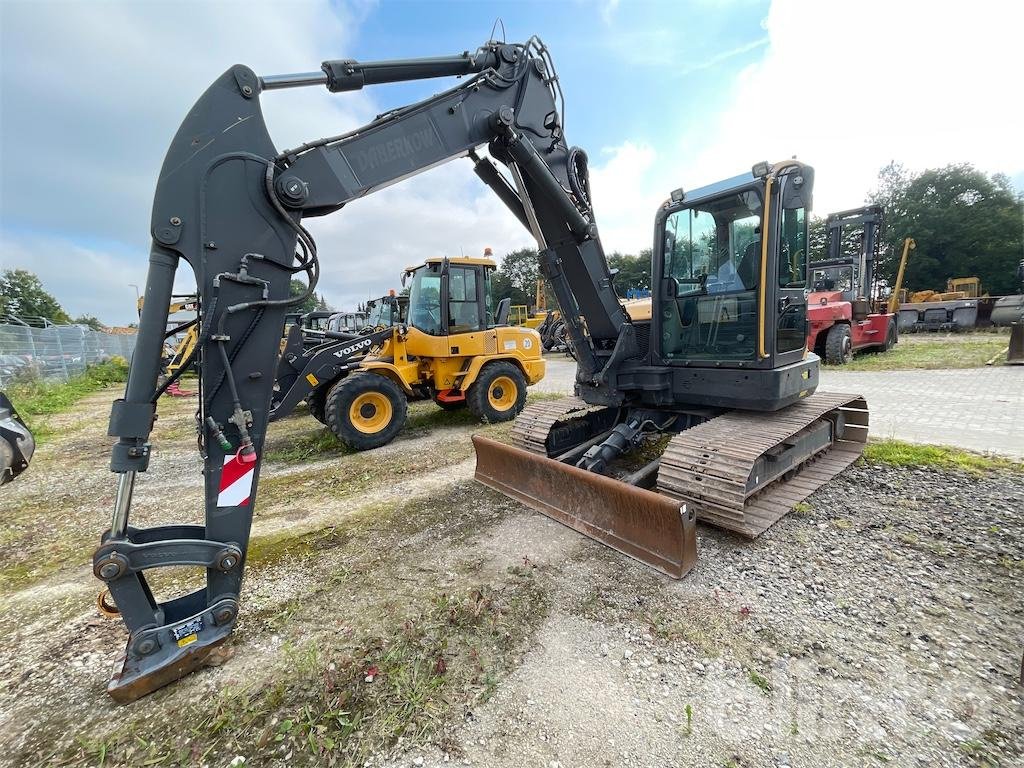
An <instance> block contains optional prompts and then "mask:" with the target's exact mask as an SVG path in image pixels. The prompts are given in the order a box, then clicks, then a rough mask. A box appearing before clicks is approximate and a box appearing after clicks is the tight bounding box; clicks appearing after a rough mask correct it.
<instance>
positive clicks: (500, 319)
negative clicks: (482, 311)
mask: <svg viewBox="0 0 1024 768" xmlns="http://www.w3.org/2000/svg"><path fill="white" fill-rule="evenodd" d="M511 309H512V299H511V298H509V297H508V296H506V297H505V298H504V299H502V300H501V301H499V302H498V311H497V312H495V313H494V324H495V325H508V313H509V312H510V311H511Z"/></svg>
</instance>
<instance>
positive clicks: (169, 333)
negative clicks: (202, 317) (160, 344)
mask: <svg viewBox="0 0 1024 768" xmlns="http://www.w3.org/2000/svg"><path fill="white" fill-rule="evenodd" d="M198 322H199V318H198V317H194V318H192V319H191V320H189V321H188V322H187V323H182V324H181V325H179V326H177V327H176V328H171V330H169V331H167V333H165V334H164V338H165V339H169V338H171V336H174V335H175V334H177V333H181V332H182V331H187V330H188V329H189V328H191V327H192V326H193V325H195V324H196V323H198Z"/></svg>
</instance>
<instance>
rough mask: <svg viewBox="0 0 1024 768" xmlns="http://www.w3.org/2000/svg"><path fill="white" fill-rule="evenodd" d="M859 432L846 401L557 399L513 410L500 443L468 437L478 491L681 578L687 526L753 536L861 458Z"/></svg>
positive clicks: (692, 551) (862, 412)
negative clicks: (730, 405) (714, 405)
mask: <svg viewBox="0 0 1024 768" xmlns="http://www.w3.org/2000/svg"><path fill="white" fill-rule="evenodd" d="M652 417H653V418H652ZM656 419H660V420H661V421H660V424H659V423H658V422H657V421H656ZM867 431H868V411H867V404H866V402H865V401H864V399H863V398H862V397H858V396H855V395H841V394H833V393H827V394H816V395H812V396H809V397H807V398H806V399H804V400H801V401H800V402H798V403H796V404H795V405H791V406H789V407H788V408H785V409H783V410H781V411H777V412H775V413H770V414H765V413H757V412H751V411H721V410H719V411H716V410H714V409H695V410H685V411H677V412H671V411H666V410H660V411H657V412H650V411H643V410H632V411H630V410H624V409H615V408H595V407H592V406H588V405H587V403H585V402H584V401H582V400H580V399H579V398H576V397H568V398H564V399H562V400H555V401H545V402H541V403H537V404H535V405H531V406H529V407H528V408H527V409H526V410H524V411H523V413H522V414H521V415H520V416H519V417H518V418H517V419H516V423H515V426H514V427H513V431H512V444H511V445H507V444H503V443H499V442H496V441H494V440H489V439H487V438H484V437H481V436H479V435H478V436H475V437H474V438H473V440H474V444H475V447H476V455H477V468H476V478H477V480H479V481H480V482H481V483H483V484H484V485H487V486H489V487H491V488H494V489H495V490H498V491H500V492H502V493H504V494H506V495H507V496H511V497H513V498H515V499H518V500H519V501H521V502H523V503H524V504H526V505H527V506H529V507H531V508H533V509H536V510H537V511H539V512H542V513H544V514H546V515H548V516H549V517H552V518H554V519H555V520H558V521H559V522H562V523H564V524H566V525H568V526H569V527H570V528H574V529H575V530H578V531H580V532H581V533H584V534H586V535H588V536H590V537H591V538H594V539H597V540H598V541H601V542H602V543H604V544H607V545H608V546H610V547H612V548H614V549H617V550H618V551H620V552H622V553H623V554H626V555H629V556H630V557H633V558H635V559H637V560H639V561H641V562H643V563H645V564H647V565H649V566H651V567H653V568H656V569H657V570H659V571H661V572H662V573H665V574H667V575H669V576H672V577H674V578H681V577H683V576H685V575H686V574H687V573H688V572H689V571H690V569H691V568H692V567H693V566H694V565H695V564H696V559H697V548H696V533H695V525H694V520H695V519H697V520H700V521H702V522H706V523H710V524H712V525H716V526H718V527H721V528H727V529H730V530H732V531H735V532H737V533H740V534H742V535H744V536H747V537H749V538H754V537H756V536H759V535H761V534H762V533H764V531H766V530H767V529H768V528H769V527H770V526H771V525H773V524H774V523H776V522H777V521H778V520H780V519H781V518H782V517H783V516H785V515H786V514H787V513H788V512H789V511H790V510H791V509H792V508H793V505H795V504H796V503H798V502H800V501H802V500H803V499H805V498H806V497H807V496H809V495H810V494H811V493H813V492H814V491H815V490H816V489H817V488H819V487H820V486H821V485H823V484H824V483H826V482H827V481H828V480H830V479H831V478H833V477H835V475H837V474H838V473H839V472H841V471H842V470H843V469H845V468H846V467H847V466H849V465H850V464H851V463H852V462H853V461H854V460H855V459H856V458H857V457H858V456H860V454H861V452H862V451H863V449H864V443H865V440H866V438H867ZM666 438H667V442H666ZM638 455H639V456H640V457H641V460H640V463H639V465H638V464H637V461H636V459H637V457H638ZM598 471H600V472H601V473H602V474H598Z"/></svg>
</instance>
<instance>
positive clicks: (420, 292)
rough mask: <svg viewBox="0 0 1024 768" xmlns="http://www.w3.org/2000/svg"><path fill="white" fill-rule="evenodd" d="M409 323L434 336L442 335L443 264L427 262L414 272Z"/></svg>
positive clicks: (410, 293)
mask: <svg viewBox="0 0 1024 768" xmlns="http://www.w3.org/2000/svg"><path fill="white" fill-rule="evenodd" d="M409 325H411V326H412V327H413V328H417V329H419V330H421V331H423V332H424V333H429V334H431V335H432V336H440V335H441V265H440V264H425V265H424V266H422V267H417V268H416V269H415V270H413V272H412V286H411V288H410V289H409Z"/></svg>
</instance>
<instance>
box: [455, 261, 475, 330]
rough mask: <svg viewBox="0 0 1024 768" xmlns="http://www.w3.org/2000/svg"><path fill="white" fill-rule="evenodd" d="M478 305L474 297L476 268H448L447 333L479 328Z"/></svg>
mask: <svg viewBox="0 0 1024 768" xmlns="http://www.w3.org/2000/svg"><path fill="white" fill-rule="evenodd" d="M479 307H480V305H479V303H478V302H477V298H476V270H475V269H470V268H467V267H451V268H450V269H449V270H448V333H469V332H470V331H479V330H480V309H479Z"/></svg>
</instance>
